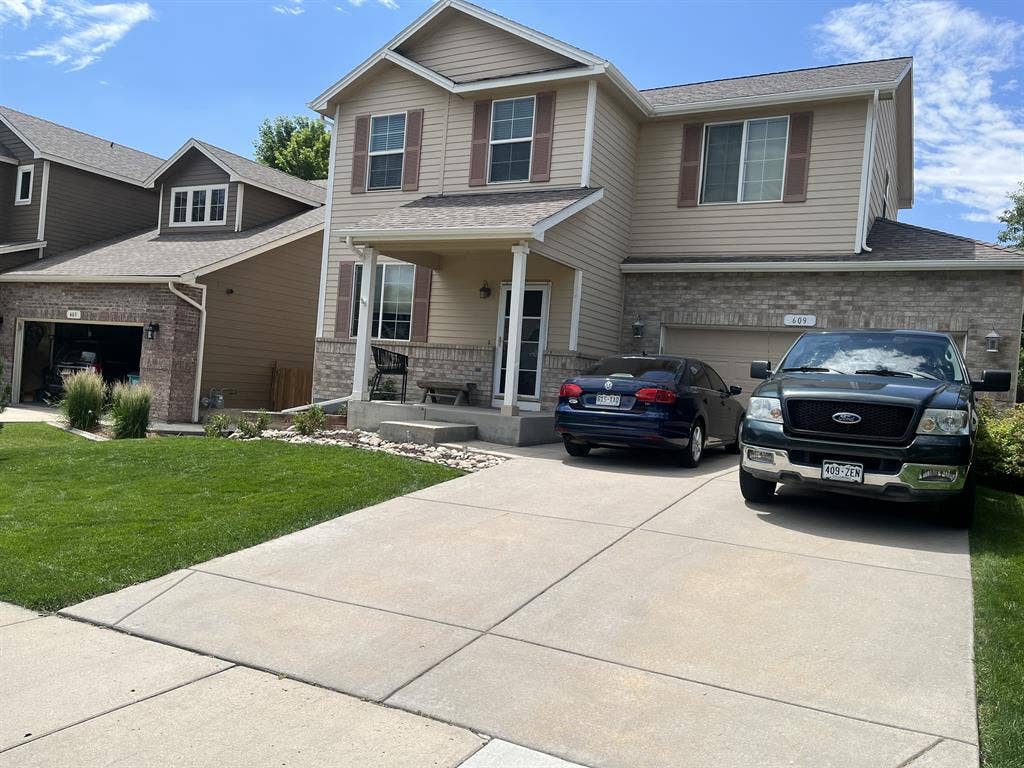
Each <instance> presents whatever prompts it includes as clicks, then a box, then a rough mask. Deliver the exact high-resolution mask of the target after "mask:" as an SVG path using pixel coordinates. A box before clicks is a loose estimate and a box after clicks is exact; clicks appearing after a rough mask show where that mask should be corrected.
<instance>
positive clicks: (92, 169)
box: [35, 152, 147, 187]
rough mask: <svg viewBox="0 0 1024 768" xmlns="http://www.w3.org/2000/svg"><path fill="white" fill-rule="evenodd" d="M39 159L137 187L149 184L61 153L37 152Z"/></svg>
mask: <svg viewBox="0 0 1024 768" xmlns="http://www.w3.org/2000/svg"><path fill="white" fill-rule="evenodd" d="M35 157H36V159H37V160H50V161H51V162H54V163H60V164H61V165H66V166H69V167H70V168H77V169H78V170H80V171H88V172H89V173H95V174H96V175H97V176H106V177H107V178H108V179H114V180H115V181H123V182H124V183H125V184H131V185H133V186H136V187H145V186H147V185H146V183H145V182H144V181H140V180H139V179H132V178H129V177H128V176H122V175H121V174H120V173H114V172H112V171H108V170H106V169H105V168H97V167H96V166H94V165H88V164H86V163H80V162H78V161H77V160H69V159H68V158H66V157H61V156H60V155H54V154H52V153H50V152H37V153H36V155H35Z"/></svg>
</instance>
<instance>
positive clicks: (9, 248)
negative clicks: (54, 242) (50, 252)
mask: <svg viewBox="0 0 1024 768" xmlns="http://www.w3.org/2000/svg"><path fill="white" fill-rule="evenodd" d="M45 247H46V241H45V240H33V241H32V242H30V243H6V244H3V245H0V254H2V253H17V252H18V251H33V250H35V249H36V248H45Z"/></svg>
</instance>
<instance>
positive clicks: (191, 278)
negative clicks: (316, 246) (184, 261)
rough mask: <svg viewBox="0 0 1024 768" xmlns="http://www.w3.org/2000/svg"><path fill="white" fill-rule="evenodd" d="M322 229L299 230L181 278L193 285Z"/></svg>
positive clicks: (317, 227) (317, 226)
mask: <svg viewBox="0 0 1024 768" xmlns="http://www.w3.org/2000/svg"><path fill="white" fill-rule="evenodd" d="M323 228H324V225H323V224H317V225H316V226H312V227H307V228H306V229H303V230H300V231H299V232H294V233H293V234H290V235H286V236H285V237H282V238H279V239H277V240H274V241H273V242H271V243H265V244H264V245H260V246H257V247H256V248H253V249H251V250H248V251H245V253H238V254H235V255H234V256H229V257H228V258H226V259H221V260H220V261H215V262H213V263H212V264H207V265H206V266H205V267H199V269H194V270H192V271H191V272H185V273H183V274H182V276H181V277H182V279H183V280H185V281H186V282H190V283H194V282H195V281H196V278H199V277H202V276H203V275H208V274H210V273H211V272H216V271H217V270H220V269H224V268H225V267H230V266H232V265H233V264H238V263H239V262H242V261H246V260H247V259H251V258H252V257H254V256H259V255H260V254H261V253H266V252H267V251H272V250H274V249H275V248H280V247H281V246H284V245H288V243H294V242H295V241H296V240H301V239H302V238H304V237H308V236H309V235H315V234H316V233H317V232H319V231H321V230H322V229H323Z"/></svg>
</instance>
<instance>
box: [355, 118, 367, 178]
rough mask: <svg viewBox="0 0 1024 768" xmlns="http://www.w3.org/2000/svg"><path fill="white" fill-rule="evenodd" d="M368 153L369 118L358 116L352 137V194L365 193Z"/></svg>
mask: <svg viewBox="0 0 1024 768" xmlns="http://www.w3.org/2000/svg"><path fill="white" fill-rule="evenodd" d="M369 151H370V116H369V115H358V116H357V117H356V128H355V132H354V134H353V136H352V194H353V195H357V194H359V193H361V192H365V191H366V162H367V160H368V159H369Z"/></svg>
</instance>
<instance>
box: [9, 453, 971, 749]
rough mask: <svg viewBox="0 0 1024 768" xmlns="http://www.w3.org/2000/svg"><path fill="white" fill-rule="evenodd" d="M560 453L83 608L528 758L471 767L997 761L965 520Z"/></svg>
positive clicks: (431, 733) (128, 628) (430, 736)
mask: <svg viewBox="0 0 1024 768" xmlns="http://www.w3.org/2000/svg"><path fill="white" fill-rule="evenodd" d="M559 451H560V449H558V448H557V447H555V448H552V447H545V448H540V449H535V450H529V451H522V453H523V454H524V457H523V458H518V459H515V460H512V461H509V462H507V463H505V464H503V465H501V466H499V467H497V468H495V469H491V470H487V471H485V472H481V473H478V474H475V475H469V476H466V477H463V478H459V479H457V480H453V481H451V482H448V483H444V484H442V485H438V486H434V487H432V488H427V489H424V490H422V491H419V492H417V493H414V494H411V495H410V496H406V497H402V498H398V499H394V500H392V501H389V502H386V503H384V504H381V505H378V506H376V507H371V508H368V509H364V510H361V511H359V512H355V513H352V514H349V515H347V516H345V517H342V518H339V519H336V520H333V521H331V522H328V523H324V524H322V525H319V526H316V527H314V528H310V529H308V530H305V531H301V532H299V533H296V534H292V535H290V536H285V537H283V538H281V539H277V540H275V541H271V542H268V543H266V544H262V545H260V546H257V547H254V548H252V549H248V550H244V551H242V552H238V553H235V554H233V555H229V556H227V557H223V558H220V559H217V560H213V561H211V562H208V563H203V564H201V565H197V566H195V567H194V568H191V569H189V570H186V571H181V572H178V573H174V574H170V575H168V576H166V577H164V578H162V579H158V580H156V581H154V582H149V583H147V584H142V585H138V586H136V587H131V588H128V589H126V590H123V591H121V592H119V593H115V594H113V595H108V596H105V597H102V598H97V599H95V600H91V601H89V602H86V603H83V604H81V605H78V606H75V607H72V608H69V609H67V610H66V611H64V613H65V614H67V615H69V616H72V617H76V618H79V619H84V620H86V621H88V622H92V623H97V624H102V625H109V626H113V627H116V628H117V629H119V630H122V631H124V632H127V633H130V634H132V635H137V636H140V637H142V638H148V639H150V640H153V641H157V643H159V644H160V646H161V647H164V648H166V646H174V647H175V648H174V649H173V650H174V652H175V653H178V652H181V651H179V650H178V649H188V650H191V651H196V652H199V653H201V654H205V655H206V656H207V657H212V658H208V659H207V662H208V663H209V664H213V665H214V668H213V670H212V672H218V670H220V669H222V666H218V665H232V664H234V665H240V666H241V667H248V668H251V669H249V670H243V669H239V668H238V667H234V668H231V669H229V670H228V672H222V673H220V674H219V675H218V676H220V675H223V674H232V675H235V676H236V678H237V679H235V680H234V684H235V685H236V686H239V688H240V690H241V691H242V693H241V694H238V695H244V691H246V690H248V688H246V686H250V687H251V686H253V685H257V683H256V682H254V681H253V680H252V679H251V678H247V677H245V675H255V674H257V673H255V672H252V669H255V670H267V671H271V672H274V673H277V674H278V675H283V676H287V677H289V678H292V679H294V680H298V681H305V682H308V683H313V684H315V685H317V686H322V687H323V688H326V689H329V690H331V691H337V692H342V693H345V694H350V695H352V696H355V697H358V698H361V699H365V700H369V701H370V702H380V703H383V704H384V705H386V706H385V707H377V709H379V710H380V711H381V712H387V713H390V714H391V716H395V717H397V716H401V717H411V716H412V715H423V716H425V719H424V718H421V720H422V722H423V723H427V724H429V725H430V727H429V728H427V727H424V730H423V739H425V741H424V742H423V745H421V747H422V748H423V749H425V750H426V751H427V752H429V753H431V754H436V755H437V760H436V762H434V763H430V762H423V761H422V758H417V759H420V762H416V760H413V761H412V762H411V763H410V764H412V765H429V764H436V765H458V764H460V763H461V761H462V760H463V759H464V758H465V755H466V754H469V753H472V751H473V750H475V749H477V748H478V747H479V746H480V744H481V743H483V741H486V740H487V739H488V738H494V739H496V741H494V742H492V744H488V745H487V749H491V750H496V749H509V750H516V749H519V747H515V746H512V745H521V747H525V748H528V749H525V750H522V751H521V752H516V753H515V754H512V753H507V754H504V756H502V755H501V754H499V755H497V756H496V757H493V762H486V761H487V760H489V759H491V758H489V757H488V756H487V755H486V754H485V753H483V752H481V753H478V754H477V755H476V756H474V757H473V758H471V762H467V763H465V765H467V766H469V765H485V764H486V765H491V764H493V765H495V766H501V767H502V768H516V767H517V766H531V767H532V766H542V765H543V766H548V765H550V766H556V765H561V766H564V765H565V763H562V762H560V761H558V760H556V759H555V758H561V759H562V760H566V761H571V762H572V763H575V764H579V765H584V766H594V767H595V768H596V767H597V766H609V767H611V766H621V767H622V768H636V767H637V766H652V767H654V766H657V767H658V768H663V767H664V766H687V768H696V767H698V766H708V767H709V768H710V767H711V766H714V768H730V767H731V766H736V767H737V768H739V767H740V766H742V767H743V768H748V767H749V766H754V765H756V766H759V767H761V768H775V766H812V767H813V768H825V767H827V766H835V767H836V768H853V767H855V766H865V767H867V766H871V768H907V767H908V766H909V767H911V768H938V767H941V768H966V767H967V766H972V765H973V766H976V765H977V760H978V758H977V748H976V744H977V730H976V725H975V701H974V678H973V668H972V609H971V584H970V563H969V557H968V548H967V538H966V535H965V534H964V533H963V532H959V531H954V530H951V529H948V528H944V527H941V526H940V525H938V524H936V523H935V522H934V521H932V520H930V519H929V518H928V515H927V513H926V512H925V511H921V510H915V509H912V508H908V507H890V506H885V505H881V504H876V503H874V502H867V501H856V500H847V499H843V498H826V497H821V496H809V495H802V494H799V493H792V492H785V493H783V494H782V495H780V497H779V498H778V500H777V502H776V503H775V504H772V505H770V506H766V507H763V508H752V507H749V506H747V505H746V504H745V503H744V502H743V500H742V499H741V497H740V495H739V491H738V487H737V479H736V468H735V460H734V458H733V457H729V456H725V455H721V454H717V453H709V454H708V455H707V457H706V461H705V463H704V465H703V466H702V467H701V468H700V469H699V470H681V469H678V468H675V467H673V466H670V465H668V464H666V463H664V462H657V461H648V460H647V459H643V458H639V459H638V458H636V457H629V456H624V455H621V454H616V453H613V452H595V453H594V454H593V455H592V456H590V457H588V458H587V459H568V458H566V457H564V456H563V455H562V454H561V453H560V452H559ZM40 621H61V620H60V619H56V618H53V619H43V620H40ZM69 623H73V622H69ZM79 626H80V625H79ZM90 629H91V631H100V630H95V629H94V628H90ZM118 637H123V636H118ZM124 639H126V640H127V639H130V640H132V641H133V642H140V641H138V640H137V639H135V638H124ZM167 650H172V649H167ZM190 674H192V673H190ZM205 674H211V670H207V669H205V668H201V669H197V670H195V672H194V675H193V676H195V677H202V676H203V675H205ZM211 679H214V678H211ZM272 679H274V680H276V679H277V678H276V677H275V678H272ZM310 690H313V691H318V690H320V689H319V688H312V689H310ZM225 695H226V694H225ZM318 695H319V694H318ZM211 696H212V694H211ZM216 698H217V697H216V696H213V699H214V700H215V701H216ZM224 701H227V699H223V700H222V701H221V704H223V703H224ZM346 701H350V702H351V701H354V700H351V699H348V698H347V697H346ZM356 703H358V704H359V705H360V706H362V707H371V708H374V707H375V706H376V705H374V704H367V703H366V702H356ZM396 710H399V712H396ZM353 711H354V710H353ZM407 713H411V714H407ZM371 715H372V712H371V713H370V714H366V713H365V711H361V714H360V717H359V718H357V720H356V722H362V721H363V718H367V717H369V718H370V720H372V717H371ZM342 716H343V713H341V714H339V717H342ZM232 717H234V718H235V719H237V717H238V715H233V716H232ZM229 719H230V718H229ZM93 722H94V723H95V722H99V721H93ZM142 722H143V725H142V726H139V725H138V724H136V728H135V729H134V730H131V731H130V733H131V734H134V735H132V736H127V735H124V734H122V733H121V732H120V731H119V730H117V729H114V730H111V731H110V732H108V733H107V734H106V735H105V737H104V738H106V739H113V740H114V741H115V742H116V741H118V740H124V739H129V738H135V739H136V740H137V739H138V738H139V731H138V728H139V727H143V728H144V724H145V720H143V721H142ZM319 722H320V721H319V720H317V723H319ZM410 727H411V726H410ZM442 727H443V728H452V731H451V732H450V733H449V732H439V731H437V730H436V729H438V728H442ZM76 730H77V729H69V730H65V731H62V738H63V739H65V741H66V742H67V745H68V748H72V747H73V746H74V738H75V732H76ZM399 730H401V733H402V734H403V735H402V736H401V737H396V739H398V741H396V742H395V745H396V746H395V748H396V749H398V748H399V747H401V748H403V749H404V748H407V747H408V744H407V740H408V738H409V736H408V734H409V731H407V730H402V729H399ZM82 738H87V734H85V732H83V735H82ZM92 738H97V736H96V734H95V733H93V734H92ZM474 739H475V740H476V741H474ZM414 741H415V739H414ZM46 743H47V739H45V738H44V739H41V740H39V741H38V742H34V743H32V744H26V745H25V746H24V747H20V748H17V749H13V750H11V751H10V752H8V753H6V754H0V764H5V763H4V761H3V758H4V757H7V756H10V755H17V754H18V753H21V754H22V758H21V759H25V760H27V758H29V757H31V755H32V749H33V747H35V745H44V746H45V745H46ZM402 745H405V746H402ZM441 745H448V746H447V747H442V746H441ZM43 748H44V747H43V746H39V747H38V749H40V750H41V749H43ZM444 749H448V750H449V752H444ZM531 750H535V751H531ZM44 754H45V753H44ZM459 755H461V756H459ZM552 756H553V757H552ZM472 760H476V761H478V762H477V763H472ZM545 761H546V762H545ZM42 762H45V760H44V761H42ZM12 764H21V763H12ZM25 764H32V763H31V761H27V762H25ZM345 764H348V763H345ZM351 764H353V765H356V764H359V763H358V762H353V763H351ZM367 764H369V763H367Z"/></svg>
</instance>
